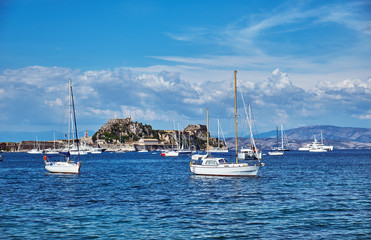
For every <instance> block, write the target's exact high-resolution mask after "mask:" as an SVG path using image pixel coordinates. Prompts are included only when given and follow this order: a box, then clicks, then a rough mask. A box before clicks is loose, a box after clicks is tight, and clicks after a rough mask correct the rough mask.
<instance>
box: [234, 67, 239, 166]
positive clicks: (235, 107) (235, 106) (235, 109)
mask: <svg viewBox="0 0 371 240" xmlns="http://www.w3.org/2000/svg"><path fill="white" fill-rule="evenodd" d="M234 127H235V135H236V163H238V144H237V141H238V140H237V71H236V70H235V71H234Z"/></svg>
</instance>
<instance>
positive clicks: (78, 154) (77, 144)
mask: <svg viewBox="0 0 371 240" xmlns="http://www.w3.org/2000/svg"><path fill="white" fill-rule="evenodd" d="M70 84H71V85H70V89H71V102H72V110H73V125H74V129H75V138H76V147H77V156H78V158H79V161H80V149H79V136H78V134H77V124H76V110H75V101H74V99H73V92H72V82H71V80H70Z"/></svg>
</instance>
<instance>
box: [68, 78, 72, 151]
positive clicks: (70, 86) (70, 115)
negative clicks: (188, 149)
mask: <svg viewBox="0 0 371 240" xmlns="http://www.w3.org/2000/svg"><path fill="white" fill-rule="evenodd" d="M71 89H72V82H71V79H70V80H69V87H68V140H67V143H68V145H67V146H68V147H67V149H68V152H69V151H70V137H71V127H72V126H71V118H72V113H71V110H72V98H71Z"/></svg>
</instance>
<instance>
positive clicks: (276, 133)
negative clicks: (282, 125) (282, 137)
mask: <svg viewBox="0 0 371 240" xmlns="http://www.w3.org/2000/svg"><path fill="white" fill-rule="evenodd" d="M276 146H277V150H278V127H277V126H276Z"/></svg>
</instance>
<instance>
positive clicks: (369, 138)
mask: <svg viewBox="0 0 371 240" xmlns="http://www.w3.org/2000/svg"><path fill="white" fill-rule="evenodd" d="M321 131H322V135H323V139H325V140H349V141H355V142H362V143H371V128H353V127H336V126H329V125H317V126H308V127H300V128H294V129H290V130H286V131H285V134H286V136H287V138H288V140H289V141H290V140H313V137H314V136H316V138H317V140H320V136H321V135H320V134H321ZM279 134H280V133H279ZM275 137H276V131H269V132H265V133H261V134H259V138H275Z"/></svg>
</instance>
